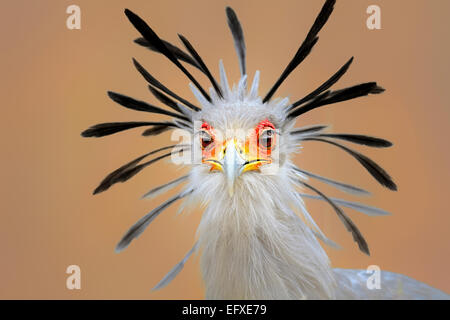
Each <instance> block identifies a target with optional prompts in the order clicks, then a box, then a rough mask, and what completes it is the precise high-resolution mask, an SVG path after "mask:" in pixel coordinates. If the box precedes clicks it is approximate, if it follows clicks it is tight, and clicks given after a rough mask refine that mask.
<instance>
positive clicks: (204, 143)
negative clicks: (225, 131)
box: [201, 133, 212, 148]
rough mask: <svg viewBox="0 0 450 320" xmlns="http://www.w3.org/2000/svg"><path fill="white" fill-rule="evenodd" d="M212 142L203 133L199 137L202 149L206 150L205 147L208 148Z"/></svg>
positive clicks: (208, 136) (207, 135)
mask: <svg viewBox="0 0 450 320" xmlns="http://www.w3.org/2000/svg"><path fill="white" fill-rule="evenodd" d="M211 142H212V138H211V136H210V135H209V134H207V133H204V134H203V135H202V137H201V143H202V147H203V148H206V147H207V146H209V145H210V144H211Z"/></svg>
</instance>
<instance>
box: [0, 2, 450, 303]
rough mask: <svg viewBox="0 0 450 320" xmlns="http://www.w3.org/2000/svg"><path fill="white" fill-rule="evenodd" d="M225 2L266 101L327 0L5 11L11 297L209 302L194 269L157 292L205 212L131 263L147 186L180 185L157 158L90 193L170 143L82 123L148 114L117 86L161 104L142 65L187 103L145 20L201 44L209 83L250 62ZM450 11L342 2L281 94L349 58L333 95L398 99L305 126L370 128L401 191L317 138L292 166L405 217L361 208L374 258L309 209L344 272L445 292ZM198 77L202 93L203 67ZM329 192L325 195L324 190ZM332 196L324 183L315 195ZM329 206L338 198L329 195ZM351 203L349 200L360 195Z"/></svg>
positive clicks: (25, 5)
mask: <svg viewBox="0 0 450 320" xmlns="http://www.w3.org/2000/svg"><path fill="white" fill-rule="evenodd" d="M74 3H75V4H77V5H79V6H80V7H81V12H82V16H81V18H82V29H81V30H68V29H67V28H66V18H67V16H68V15H67V14H66V13H65V11H66V8H67V6H68V5H71V4H74ZM371 4H377V5H379V6H380V7H381V10H382V30H375V31H370V30H368V29H367V28H366V25H365V20H366V17H367V14H366V8H367V7H368V6H369V5H371ZM226 5H231V6H232V7H233V8H234V9H235V10H236V12H237V14H238V16H239V18H240V19H241V21H242V23H243V27H244V32H245V37H246V41H247V51H248V70H249V74H250V75H251V77H253V74H254V72H255V70H257V69H259V70H261V81H262V82H261V91H260V92H261V93H265V92H267V90H268V89H269V88H270V86H271V85H272V84H273V83H274V81H275V80H276V78H277V77H278V76H279V75H280V73H281V71H282V69H283V68H284V67H285V66H286V65H287V63H288V62H289V60H290V59H291V57H292V56H293V55H294V53H295V51H296V50H297V48H298V46H299V45H300V43H301V42H302V41H303V39H304V36H305V35H306V33H307V31H308V30H309V28H310V26H311V24H312V22H313V21H314V19H315V17H316V15H317V13H318V12H319V10H320V6H321V1H299V0H291V1H260V0H259V1H256V0H255V1H249V0H248V1H237V0H230V1H218V0H216V1H207V0H202V1H138V0H134V1H131V0H130V1H106V0H103V1H100V0H97V1H87V0H76V1H50V0H46V1H44V0H41V1H25V0H18V1H8V2H6V1H2V4H1V5H0V6H1V9H2V12H3V15H2V19H1V20H0V24H1V28H0V34H1V39H2V50H1V52H0V56H1V59H0V61H1V65H2V72H1V78H0V82H1V83H0V88H1V90H2V95H1V96H2V100H3V102H2V126H1V128H2V129H1V130H2V134H1V135H0V139H1V146H2V160H1V161H2V169H1V172H2V176H1V193H2V201H1V216H0V252H1V253H2V257H1V260H0V261H1V262H0V288H1V289H0V298H8V299H9V298H21V299H22V298H24V299H31V298H41V299H55V298H62V299H80V298H84V299H93V298H97V299H110V298H125V299H129V298H135V299H161V298H163V299H183V298H189V299H197V298H203V297H204V293H203V288H202V282H201V278H200V272H199V265H198V257H194V259H191V260H190V261H189V262H188V263H187V265H186V266H185V269H184V270H183V271H182V272H181V274H180V275H179V276H178V277H177V278H176V279H175V280H174V281H173V282H172V283H171V284H170V285H169V286H168V287H167V288H165V289H163V290H161V291H158V292H150V289H151V288H152V287H153V286H154V285H155V284H156V283H157V282H158V281H159V280H160V279H161V278H162V277H163V276H164V275H165V274H166V272H167V271H169V270H170V269H171V268H172V267H173V265H174V264H175V263H177V262H178V261H179V260H180V259H181V258H182V256H184V254H185V253H186V252H187V250H188V249H190V247H191V244H192V243H193V238H194V234H195V230H196V226H197V225H198V223H199V219H200V216H201V213H200V212H197V213H195V214H190V215H178V216H176V215H175V213H176V207H172V208H170V209H169V210H167V211H166V212H164V214H162V215H161V216H159V217H158V218H157V219H156V220H155V221H154V222H153V223H152V224H151V225H150V226H149V228H148V229H147V230H146V232H145V233H144V234H143V235H142V236H141V237H139V239H137V240H136V241H134V242H133V243H132V244H131V246H130V247H129V248H128V249H127V250H126V251H124V252H122V253H121V254H115V253H114V247H115V245H116V243H117V242H118V240H119V239H120V238H121V236H122V235H123V233H124V232H125V231H126V230H128V228H129V227H130V226H131V225H132V224H133V223H134V222H135V221H137V220H138V219H139V218H140V217H141V216H143V215H144V214H145V213H146V212H148V211H149V210H150V209H152V208H154V207H155V206H156V205H158V204H159V203H160V202H161V201H163V200H164V198H166V197H167V196H162V197H158V198H157V199H154V200H150V201H149V200H139V196H141V195H142V194H143V193H144V192H146V191H147V190H149V189H150V188H152V187H153V186H156V185H158V184H161V183H164V182H165V181H168V180H169V179H170V178H174V177H176V176H177V175H178V174H177V173H178V171H177V170H175V169H174V167H173V166H172V165H171V164H170V163H168V162H166V163H158V164H156V165H154V166H152V167H151V168H148V169H147V170H145V171H144V172H143V173H141V174H140V175H138V176H137V177H135V178H133V179H132V180H131V181H129V182H128V183H126V184H123V185H122V184H119V185H115V186H113V187H112V188H111V189H110V190H109V191H107V192H105V193H102V194H100V195H98V196H92V195H91V192H92V190H93V189H94V188H95V187H96V186H97V184H98V183H99V182H100V180H101V179H102V178H103V177H104V176H105V175H106V174H107V173H109V172H111V171H112V170H114V169H116V168H117V167H119V166H120V165H122V164H124V163H125V162H127V161H129V160H131V159H133V158H135V157H137V156H138V155H140V154H143V153H145V152H146V151H147V150H151V149H154V148H157V147H159V146H163V145H165V144H166V142H167V141H168V140H169V134H167V133H165V134H163V135H161V136H158V137H157V138H144V137H141V136H140V132H141V131H142V130H130V131H128V132H125V133H121V134H117V135H114V136H109V137H105V138H103V139H83V138H81V137H80V132H81V131H82V130H84V129H86V128H87V127H88V126H90V125H93V124H96V123H100V122H109V121H129V120H135V121H139V120H144V121H145V120H149V119H150V120H151V119H155V117H154V116H152V115H147V114H144V113H139V112H133V111H131V110H126V109H123V108H120V107H118V106H117V105H116V104H114V103H113V102H112V101H110V100H109V99H108V98H107V96H106V91H107V90H113V91H117V92H121V93H124V94H128V95H130V96H133V97H136V98H138V99H144V100H147V101H149V102H151V103H155V104H156V101H155V99H154V98H153V97H152V96H150V94H149V92H148V91H147V88H146V83H145V81H144V80H143V79H142V78H141V76H140V75H139V74H138V73H137V72H136V70H134V68H133V66H132V63H131V57H132V56H134V57H136V58H137V59H138V60H139V61H140V62H141V63H142V64H143V65H144V66H146V67H147V68H148V69H149V70H150V71H151V73H152V74H154V75H155V76H157V78H158V79H159V80H160V81H161V82H162V83H164V84H166V85H168V86H169V87H170V88H171V89H172V90H174V91H175V92H177V93H179V94H180V95H182V96H185V97H187V98H188V99H191V100H193V97H192V94H191V93H190V91H189V89H188V86H187V84H188V81H187V80H186V78H185V77H184V76H183V75H182V74H181V73H180V72H179V71H178V70H177V69H176V67H174V66H173V65H171V64H170V62H168V61H167V60H165V58H163V57H162V56H159V55H157V54H154V53H151V52H148V51H147V50H145V49H143V48H140V47H139V46H137V45H135V44H134V43H133V42H132V40H133V39H134V38H136V37H137V36H138V33H137V31H135V30H134V29H133V27H132V26H131V24H130V23H129V22H128V21H127V19H126V17H125V16H124V14H123V9H124V8H125V7H128V8H130V9H131V10H133V11H135V12H136V13H137V14H139V15H140V16H142V17H143V18H144V19H145V20H146V21H147V22H149V23H150V25H151V26H152V27H153V28H154V29H155V30H156V32H157V33H158V34H159V35H160V36H161V37H163V38H165V39H167V40H168V41H171V42H174V43H177V44H179V42H178V39H177V36H176V35H177V32H180V33H183V35H185V36H186V37H187V38H189V39H190V40H191V42H192V43H193V44H194V46H195V47H196V48H197V49H198V51H199V52H200V53H201V55H202V57H203V58H204V60H205V62H206V63H207V65H209V66H210V69H211V70H212V71H213V73H214V74H216V75H217V74H218V72H217V64H218V60H219V59H220V58H222V59H224V63H225V65H226V67H227V70H228V75H229V79H232V80H234V81H236V79H237V77H238V72H239V71H238V65H237V59H236V57H235V53H234V49H233V42H232V39H231V36H230V34H229V31H228V27H227V25H226V19H225V13H224V9H225V6H226ZM448 12H450V2H449V1H445V0H441V1H437V0H436V1H424V0H423V1H422V0H421V1H387V0H370V1H365V0H364V1H362V0H358V1H356V0H353V1H349V0H347V1H338V3H337V6H336V8H335V12H334V13H333V15H332V17H331V19H330V21H329V22H328V24H327V25H326V26H325V27H324V29H323V30H322V31H321V32H320V41H319V43H318V44H317V45H316V47H315V48H314V50H313V52H312V54H311V55H310V56H309V57H308V59H307V60H306V61H305V62H304V63H303V64H302V65H301V66H300V67H299V68H298V69H297V70H295V72H293V74H292V75H291V76H290V77H289V78H288V80H287V81H286V82H285V83H284V84H283V85H282V87H281V88H280V89H279V90H278V92H277V94H278V95H280V96H282V95H289V96H290V97H292V99H293V100H294V99H296V98H300V97H302V96H303V95H304V94H305V93H308V92H309V91H311V90H312V89H314V88H315V87H317V86H318V85H319V84H320V83H322V81H324V80H325V79H327V78H328V77H329V76H330V75H331V74H333V73H334V72H335V71H336V70H337V69H338V68H339V67H340V66H341V65H343V64H344V63H345V62H346V61H347V60H348V58H349V57H350V56H352V55H354V56H355V61H354V63H353V65H352V67H351V69H350V71H349V72H348V73H347V74H346V75H345V77H344V78H343V79H342V80H341V82H340V83H339V84H337V85H336V86H335V87H336V88H339V87H345V86H349V85H353V84H357V83H360V82H365V81H373V80H376V81H378V82H379V84H381V85H382V86H383V87H385V88H386V89H387V91H386V92H385V93H384V94H382V95H379V96H373V97H370V98H365V99H358V100H354V101H350V102H346V103H342V104H339V105H334V106H330V107H327V108H322V109H320V110H316V111H314V112H310V113H308V114H307V116H305V117H303V118H302V119H301V120H299V121H298V125H303V124H305V125H306V124H315V123H328V124H332V125H333V130H334V131H335V132H346V133H363V134H371V135H375V136H380V137H384V138H387V139H389V140H391V141H393V142H394V143H395V146H394V147H393V148H391V149H388V150H373V149H369V148H366V147H360V148H358V150H362V151H364V152H365V153H366V154H367V155H368V156H370V157H372V158H374V159H375V160H376V161H377V162H379V163H380V164H381V165H382V166H383V167H385V168H386V170H388V171H389V172H390V173H391V175H392V176H393V177H394V178H395V181H396V182H397V184H398V186H399V191H398V192H397V193H394V192H389V191H388V190H387V189H384V188H382V187H380V186H379V185H377V184H376V182H374V181H373V179H372V178H371V177H370V176H369V175H368V173H367V172H365V170H364V169H363V168H361V167H360V166H359V165H358V164H357V163H356V161H355V160H354V159H351V158H350V157H349V156H348V155H347V154H344V153H343V152H341V151H340V150H336V149H335V148H332V147H329V146H327V145H323V144H314V143H309V144H306V143H305V148H304V149H303V152H302V153H301V154H299V155H298V157H297V163H298V164H299V165H300V166H301V167H303V168H305V169H306V170H310V171H312V172H316V173H320V174H323V175H327V176H330V177H333V178H335V179H340V180H343V181H347V182H350V183H354V184H356V185H360V186H364V187H365V188H368V189H369V190H371V191H373V197H370V198H367V199H363V201H364V202H366V203H368V204H371V205H376V206H379V207H381V208H384V209H386V210H388V211H391V212H392V213H393V215H392V216H388V217H368V216H365V215H363V214H359V213H357V212H353V211H351V210H347V211H348V213H349V215H350V216H351V217H352V218H353V219H354V221H355V222H356V223H357V224H358V226H359V228H360V229H361V230H362V232H363V234H364V235H365V237H366V239H367V240H368V242H369V245H370V248H371V252H372V255H371V256H370V257H367V256H365V255H363V254H362V253H360V252H359V251H358V250H357V247H356V245H355V243H353V241H352V239H351V236H350V235H349V234H348V233H347V232H346V231H345V228H344V227H343V226H342V225H341V224H340V221H339V220H338V219H337V218H336V216H335V215H334V213H333V212H332V210H331V209H330V208H329V207H327V206H326V205H324V204H318V203H316V202H314V201H311V202H310V204H309V208H310V211H311V213H312V215H313V217H315V219H316V220H317V221H318V223H319V224H320V225H321V226H322V228H323V230H324V232H325V233H326V234H328V236H329V237H330V238H331V239H334V240H335V241H337V242H339V243H340V244H341V245H342V246H343V249H342V250H339V251H336V250H328V249H327V252H328V253H329V255H330V258H331V261H332V263H333V265H334V266H335V267H345V268H366V267H367V266H368V265H371V264H376V265H379V266H380V267H381V269H384V270H390V271H395V272H400V273H403V274H406V275H408V276H411V277H414V278H416V279H418V280H421V281H424V282H426V283H428V284H431V285H433V286H435V287H437V288H440V289H441V290H444V291H446V292H449V291H450V278H449V276H448V269H449V268H448V265H449V263H450V254H449V253H450V250H449V249H450V246H449V240H450V236H449V222H450V214H449V213H450V204H449V201H448V192H449V190H450V174H449V172H450V171H449V170H448V163H449V161H450V152H449V148H448V140H447V138H448V137H449V133H450V127H449V126H448V124H449V117H450V108H449V106H448V101H449V96H450V90H449V89H448V87H447V86H448V83H449V80H450V79H449V74H450V72H449V71H450V70H449V62H448V57H449V56H450V51H449V48H450V46H449V43H448V41H447V39H448V34H447V31H448V29H449V23H448ZM193 73H194V75H196V76H197V77H198V78H199V79H201V82H202V83H203V84H204V85H206V84H207V81H206V79H204V78H203V77H202V76H201V75H200V74H199V73H198V72H197V71H193ZM318 185H319V184H318ZM320 185H321V184H320ZM321 188H322V189H323V190H324V191H327V192H328V194H330V195H336V196H339V195H340V194H338V193H336V192H334V191H333V190H332V189H329V188H326V187H323V186H322V185H321ZM348 199H351V197H350V198H348ZM71 264H77V265H79V266H80V267H81V272H82V289H81V290H78V291H77V290H74V291H70V290H67V289H66V287H65V283H66V277H67V274H66V273H65V270H66V268H67V266H69V265H71Z"/></svg>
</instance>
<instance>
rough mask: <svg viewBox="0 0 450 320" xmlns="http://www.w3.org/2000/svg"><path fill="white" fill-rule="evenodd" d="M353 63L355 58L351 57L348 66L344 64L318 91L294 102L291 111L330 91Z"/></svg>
mask: <svg viewBox="0 0 450 320" xmlns="http://www.w3.org/2000/svg"><path fill="white" fill-rule="evenodd" d="M352 62H353V57H351V58H350V60H348V61H347V63H346V64H344V65H343V66H342V67H341V68H340V69H339V70H338V71H337V72H336V73H335V74H334V75H332V76H331V78H330V79H328V80H327V81H325V82H324V83H323V84H322V85H320V86H319V87H318V88H317V89H316V90H314V91H313V92H311V93H310V94H308V95H306V96H305V97H303V98H302V99H300V100H298V101H297V102H294V103H293V104H292V105H291V106H290V109H291V110H292V109H294V108H296V107H297V106H299V105H301V104H303V103H305V102H307V101H309V100H311V99H312V98H314V97H316V96H318V95H319V94H321V93H322V92H324V91H325V90H328V89H329V88H331V86H332V85H333V84H335V83H336V82H338V81H339V79H340V78H341V77H342V76H343V75H344V74H345V73H346V72H347V70H348V68H349V67H350V65H351V63H352Z"/></svg>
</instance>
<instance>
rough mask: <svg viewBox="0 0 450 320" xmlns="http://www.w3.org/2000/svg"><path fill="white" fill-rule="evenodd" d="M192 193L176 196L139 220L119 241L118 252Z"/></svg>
mask: <svg viewBox="0 0 450 320" xmlns="http://www.w3.org/2000/svg"><path fill="white" fill-rule="evenodd" d="M191 192H192V191H188V192H182V193H179V194H177V195H176V196H174V197H172V198H170V199H169V200H167V201H166V202H164V203H163V204H161V205H160V206H159V207H157V208H155V209H153V210H152V211H150V212H149V213H148V214H146V215H145V216H144V217H142V218H141V219H139V221H138V222H136V223H135V224H134V225H133V226H132V227H131V228H130V229H129V230H128V231H127V233H125V235H124V236H123V237H122V239H121V240H120V241H119V243H118V244H117V246H116V252H120V251H122V250H123V249H125V248H127V247H128V245H129V244H130V243H131V241H133V240H134V239H135V238H137V237H138V236H139V235H140V234H141V233H142V232H144V230H145V229H146V228H147V227H148V225H149V224H150V223H151V222H152V221H153V220H154V219H155V218H156V217H157V216H158V215H159V214H160V213H161V212H163V211H164V209H166V208H167V207H168V206H170V205H171V204H173V203H174V202H175V201H177V200H179V199H182V198H183V197H185V196H187V195H188V194H190V193H191Z"/></svg>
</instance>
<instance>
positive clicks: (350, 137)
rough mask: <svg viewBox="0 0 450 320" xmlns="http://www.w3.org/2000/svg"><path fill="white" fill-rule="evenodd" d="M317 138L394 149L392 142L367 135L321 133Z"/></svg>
mask: <svg viewBox="0 0 450 320" xmlns="http://www.w3.org/2000/svg"><path fill="white" fill-rule="evenodd" d="M316 137H324V138H332V139H340V140H345V141H348V142H352V143H356V144H361V145H365V146H369V147H375V148H389V147H392V142H390V141H387V140H384V139H381V138H376V137H371V136H366V135H362V134H344V133H321V134H317V135H316Z"/></svg>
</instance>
